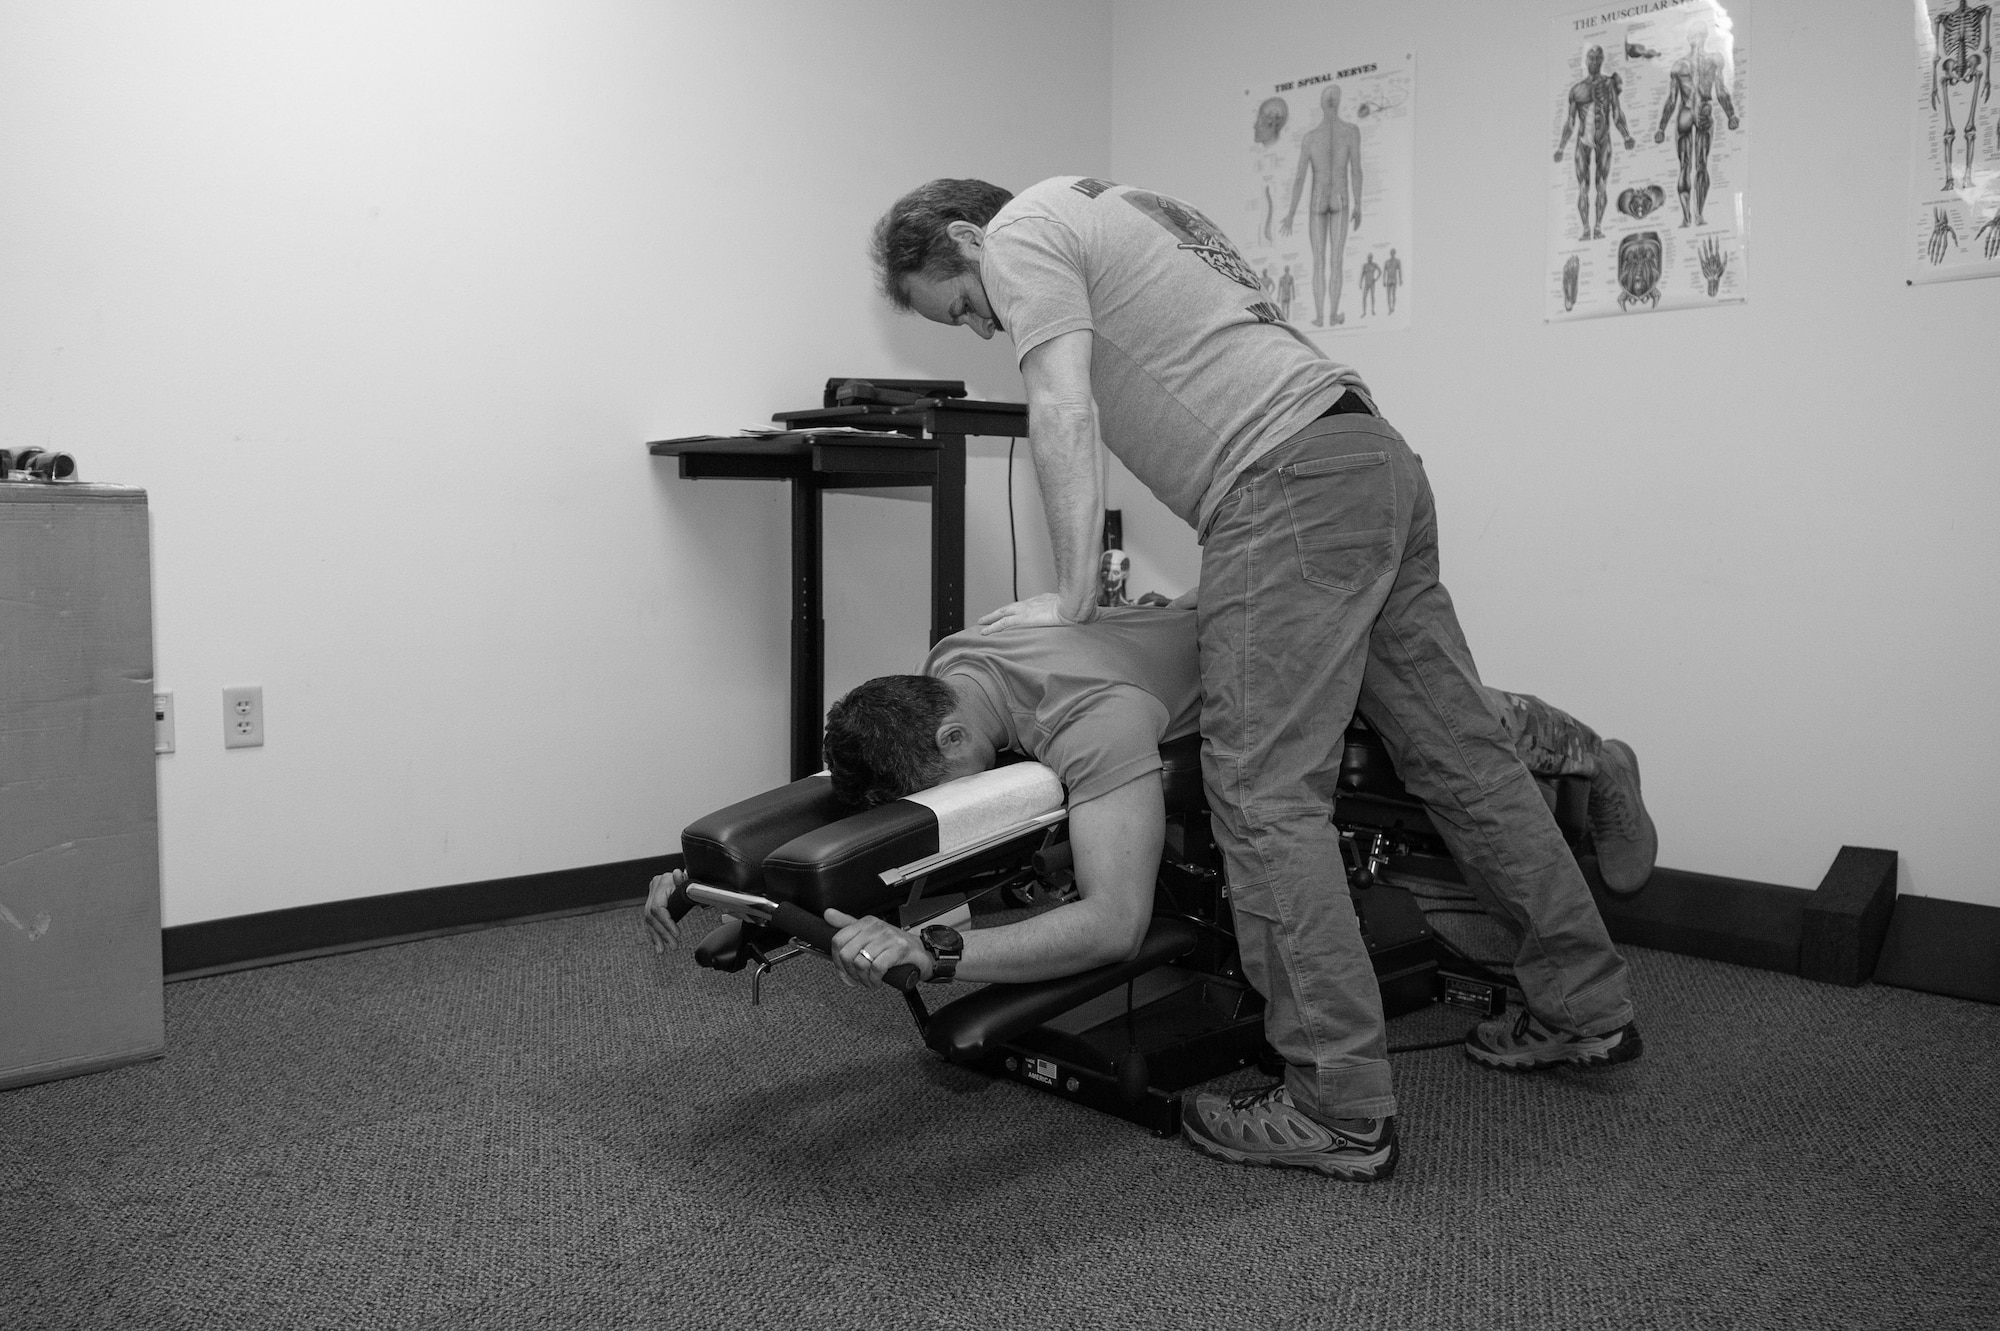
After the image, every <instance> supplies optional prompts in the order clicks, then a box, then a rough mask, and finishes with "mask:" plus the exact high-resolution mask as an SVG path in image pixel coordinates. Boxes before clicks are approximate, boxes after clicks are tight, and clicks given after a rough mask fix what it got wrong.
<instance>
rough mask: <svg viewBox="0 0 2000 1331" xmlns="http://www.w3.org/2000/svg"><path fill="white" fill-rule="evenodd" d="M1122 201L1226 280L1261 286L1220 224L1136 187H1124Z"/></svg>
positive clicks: (1163, 196)
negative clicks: (1150, 220) (1177, 238)
mask: <svg viewBox="0 0 2000 1331" xmlns="http://www.w3.org/2000/svg"><path fill="white" fill-rule="evenodd" d="M1125 202H1127V203H1129V204H1131V205H1132V206H1133V207H1134V208H1137V209H1138V210H1139V211H1140V212H1142V213H1144V214H1146V216H1148V217H1150V218H1152V219H1153V220H1154V221H1155V222H1158V223H1159V224H1160V225H1161V226H1163V227H1165V228H1166V229H1167V230H1168V231H1169V232H1171V233H1173V234H1174V235H1175V236H1178V237H1179V238H1180V247H1181V248H1182V249H1184V250H1188V251H1190V252H1191V253H1193V254H1196V255H1199V256H1200V258H1201V260H1202V261H1203V262H1204V263H1206V264H1207V265H1208V266H1209V267H1210V268H1213V269H1214V270H1215V271H1216V272H1218V273H1221V274H1222V275H1223V276H1224V277H1226V278H1228V279H1229V280H1230V281H1232V282H1236V283H1239V284H1241V285H1243V286H1246V287H1249V288H1250V289H1251V290H1252V291H1262V290H1263V286H1262V285H1261V284H1260V283H1259V282H1258V281H1257V274H1255V273H1253V272H1251V271H1250V265H1249V264H1247V263H1245V262H1243V256H1242V255H1240V254H1238V253H1237V252H1236V247H1235V246H1234V245H1231V244H1230V243H1229V237H1227V236H1225V235H1223V234H1222V228H1220V227H1218V226H1217V225H1216V224H1215V223H1213V222H1211V221H1209V220H1208V219H1207V218H1206V217H1203V216H1202V215H1201V214H1200V213H1199V212H1197V211H1196V210H1195V209H1193V208H1191V207H1189V206H1188V205H1187V204H1185V203H1182V202H1181V201H1180V200H1178V199H1170V198H1168V197H1167V196H1166V195H1164V194H1150V193H1148V192H1146V191H1145V190H1137V189H1135V190H1127V191H1125Z"/></svg>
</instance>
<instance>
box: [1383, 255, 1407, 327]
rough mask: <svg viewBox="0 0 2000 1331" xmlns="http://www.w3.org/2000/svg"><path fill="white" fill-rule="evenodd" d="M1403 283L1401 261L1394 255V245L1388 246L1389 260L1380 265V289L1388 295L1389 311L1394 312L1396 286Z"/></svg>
mask: <svg viewBox="0 0 2000 1331" xmlns="http://www.w3.org/2000/svg"><path fill="white" fill-rule="evenodd" d="M1401 285H1403V261H1402V260H1401V259H1398V258H1397V257H1396V247H1395V246H1394V245H1391V246H1390V247H1389V262H1387V263H1385V264H1383V265H1382V290H1383V291H1384V292H1386V293H1387V294H1388V297H1389V313H1391V314H1394V313H1395V312H1396V288H1397V287H1399V286H1401Z"/></svg>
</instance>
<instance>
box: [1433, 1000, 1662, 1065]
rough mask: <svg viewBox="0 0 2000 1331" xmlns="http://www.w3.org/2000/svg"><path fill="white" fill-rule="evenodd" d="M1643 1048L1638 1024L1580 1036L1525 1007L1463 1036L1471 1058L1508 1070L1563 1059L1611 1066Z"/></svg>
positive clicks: (1567, 1061)
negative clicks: (1543, 1019)
mask: <svg viewBox="0 0 2000 1331" xmlns="http://www.w3.org/2000/svg"><path fill="white" fill-rule="evenodd" d="M1645 1049H1646V1042H1645V1041H1644V1040H1641V1039H1640V1038H1639V1024H1638V1023H1637V1022H1632V1021H1628V1022H1626V1023H1625V1024H1624V1025H1623V1026H1620V1027H1619V1028H1618V1029H1617V1030H1615V1031H1611V1032H1608V1033H1607V1034H1604V1035H1577V1034H1575V1033H1574V1032H1572V1031H1559V1030H1555V1029H1554V1028H1552V1027H1549V1026H1544V1025H1543V1024H1542V1019H1541V1018H1540V1017H1537V1016H1536V1015H1535V1014H1534V1013H1532V1012H1530V1011H1528V1010H1527V1009H1526V1008H1522V1009H1521V1013H1520V1015H1519V1016H1517V1017H1508V1016H1506V1015H1505V1014H1502V1015H1501V1016H1498V1017H1494V1018H1492V1019H1491V1020H1489V1021H1482V1022H1480V1023H1479V1024H1478V1025H1477V1026H1475V1027H1473V1028H1472V1033H1471V1034H1470V1035H1468V1036H1466V1037H1465V1056H1466V1057H1467V1058H1469V1059H1471V1060H1472V1061H1473V1062H1475V1063H1483V1064H1485V1065H1486V1066H1487V1067H1489V1068H1502V1069H1505V1070H1506V1071H1509V1072H1532V1071H1534V1070H1535V1069H1536V1068H1552V1067H1555V1066H1556V1065H1558V1064H1562V1063H1567V1064H1569V1065H1570V1066H1572V1067H1579V1068H1599V1067H1609V1066H1610V1065H1611V1064H1613V1063H1629V1062H1631V1061H1632V1060H1633V1059H1635V1058H1637V1057H1638V1056H1639V1055H1640V1054H1642V1053H1644V1052H1645Z"/></svg>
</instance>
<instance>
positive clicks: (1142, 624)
mask: <svg viewBox="0 0 2000 1331" xmlns="http://www.w3.org/2000/svg"><path fill="white" fill-rule="evenodd" d="M1195 662H1196V651H1195V613H1194V611H1193V610H1192V609H1185V610H1178V609H1168V608H1166V607H1164V606H1107V607H1106V608H1105V609H1103V610H1100V611H1099V612H1098V617H1097V618H1096V619H1093V620H1091V621H1090V622H1089V623H1088V624H1078V625H1074V626H1065V627H1063V628H1033V629H1008V630H1006V631H1004V632H1000V633H994V634H989V635H986V636H983V637H982V636H981V635H980V633H979V630H977V629H967V630H966V631H965V632H963V633H954V634H952V635H951V636H950V637H949V638H946V639H944V640H943V641H942V642H940V643H938V645H937V646H935V647H933V648H931V654H930V656H929V657H927V658H926V659H925V661H924V673H925V674H926V675H934V676H936V677H937V678H939V679H949V678H950V677H952V676H954V675H962V676H965V677H967V678H969V679H971V680H972V681H973V682H974V683H976V684H977V685H978V686H979V691H980V694H981V696H983V697H984V698H985V699H986V702H987V704H988V706H989V708H990V718H991V719H992V720H995V721H997V722H998V723H999V728H1000V730H1001V731H1002V732H1003V733H1004V734H1005V735H1006V736H1007V738H1008V742H1007V743H1006V744H1003V745H1002V746H1001V747H1002V748H1010V749H1014V750H1017V751H1018V752H1021V753H1026V754H1031V755H1033V756H1034V758H1035V759H1036V760H1038V761H1040V762H1043V763H1047V764H1048V765H1049V767H1051V768H1052V769H1054V771H1055V774H1056V775H1057V776H1058V777H1060V778H1061V779H1062V783H1063V785H1064V786H1065V787H1066V788H1067V789H1068V791H1069V802H1070V803H1071V804H1081V803H1083V802H1084V801H1086V800H1093V799H1096V798H1097V797H1098V796H1099V795H1106V794H1109V793H1110V792H1112V791H1114V790H1116V789H1118V787H1120V786H1122V785H1124V784H1125V783H1126V782H1128V781H1131V780H1133V779H1134V778H1135V777H1141V776H1144V775H1145V774H1146V773H1148V772H1153V771H1157V770H1159V766H1160V743H1161V741H1163V740H1169V739H1178V738H1180V737H1181V736H1182V735H1192V734H1194V733H1195V731H1196V730H1197V729H1198V728H1199V726H1200V723H1201V672H1200V670H1199V668H1198V667H1197V665H1196V663H1195Z"/></svg>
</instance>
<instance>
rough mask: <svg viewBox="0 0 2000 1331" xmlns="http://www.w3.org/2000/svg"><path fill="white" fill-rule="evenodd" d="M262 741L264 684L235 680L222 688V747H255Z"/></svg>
mask: <svg viewBox="0 0 2000 1331" xmlns="http://www.w3.org/2000/svg"><path fill="white" fill-rule="evenodd" d="M263 743H264V686H263V685H262V684H237V685H234V686H232V687H229V688H225V689H224V690H223V691H222V747H223V748H225V749H254V748H258V747H260V746H261V745H262V744H263Z"/></svg>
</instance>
